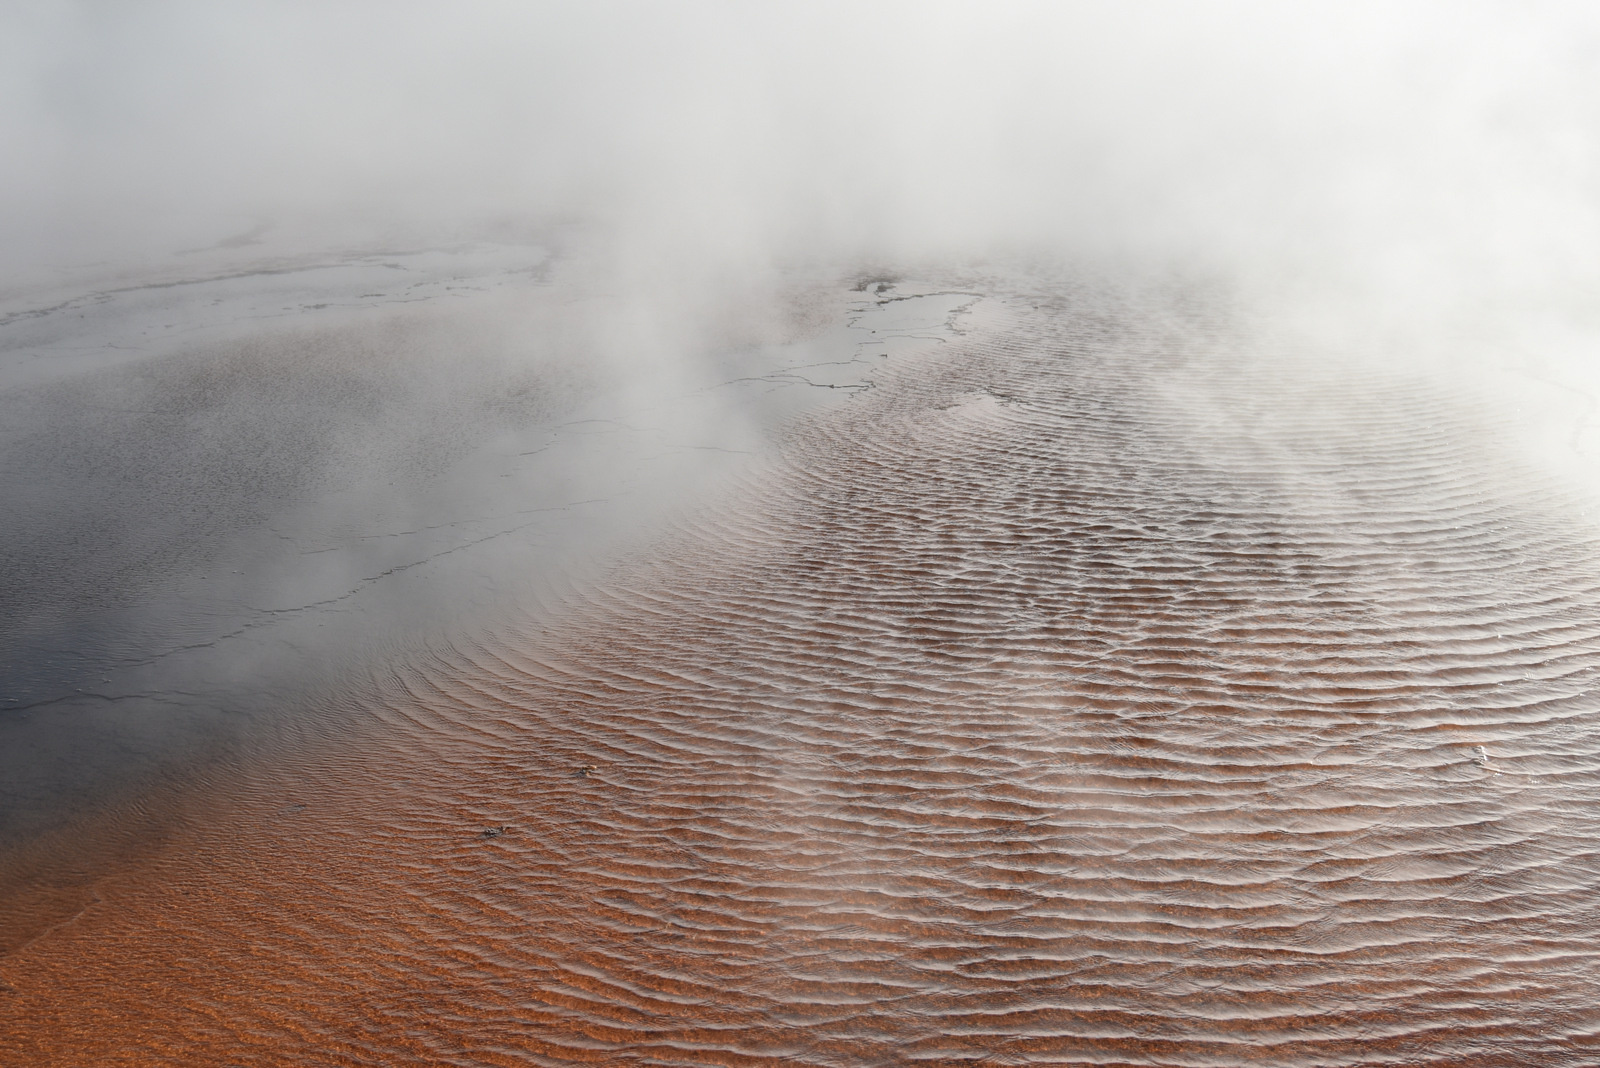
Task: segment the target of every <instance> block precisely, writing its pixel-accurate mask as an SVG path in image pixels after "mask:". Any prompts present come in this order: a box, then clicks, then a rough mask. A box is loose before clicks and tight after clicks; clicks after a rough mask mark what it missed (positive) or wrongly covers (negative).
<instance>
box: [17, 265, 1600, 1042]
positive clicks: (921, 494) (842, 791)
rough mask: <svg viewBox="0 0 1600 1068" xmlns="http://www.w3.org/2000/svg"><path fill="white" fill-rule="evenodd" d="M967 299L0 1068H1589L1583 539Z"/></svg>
mask: <svg viewBox="0 0 1600 1068" xmlns="http://www.w3.org/2000/svg"><path fill="white" fill-rule="evenodd" d="M1014 296H1016V297H1017V298H1018V299H1016V300H1014V301H1013V302H1012V303H1011V305H1010V311H1009V312H1008V313H1007V315H1006V316H1005V317H1004V320H1005V321H1004V322H1002V323H999V324H998V325H995V326H994V327H993V328H992V329H991V330H989V331H987V332H985V333H983V334H982V335H981V336H980V335H979V334H974V335H972V336H970V337H968V338H967V339H965V341H964V342H962V343H961V344H959V345H955V346H951V347H950V350H949V351H947V352H945V353H943V354H941V355H940V356H939V357H938V358H937V359H936V360H935V361H934V362H932V363H931V364H926V365H923V366H921V367H920V368H919V369H918V370H917V372H916V373H915V374H914V375H911V374H908V375H906V376H904V378H903V379H900V380H895V381H891V382H887V383H885V386H884V388H882V389H880V390H878V391H876V392H874V393H872V394H869V395H867V396H866V397H864V398H862V399H861V400H860V401H858V402H857V403H855V404H853V405H851V406H849V407H848V410H846V411H844V412H843V413H842V414H837V415H835V416H831V417H829V418H826V419H823V420H820V421H817V422H815V423H813V424H812V425H811V426H809V427H807V428H805V429H802V430H798V431H796V432H795V433H794V434H793V435H792V436H791V437H790V438H789V439H788V440H787V441H786V444H785V449H784V452H783V455H782V458H781V460H779V461H775V462H774V464H773V465H772V466H771V468H770V469H768V470H765V471H764V472H762V473H761V474H760V475H759V476H756V475H752V480H751V485H750V487H749V491H748V492H747V493H743V494H738V495H735V498H734V499H735V503H734V504H731V505H729V506H728V507H727V508H726V509H724V510H723V511H721V512H720V513H718V514H715V515H706V516H701V517H700V518H699V519H697V520H696V521H694V522H693V523H691V524H689V529H688V530H686V531H685V532H684V533H682V534H681V535H679V536H676V537H675V538H673V539H672V540H671V541H669V542H668V543H667V544H666V545H665V546H664V547H663V548H662V551H661V552H660V554H659V555H658V556H657V557H656V558H655V559H654V561H653V562H652V561H650V560H642V561H636V562H634V563H633V564H630V565H629V566H627V567H624V568H622V569H620V570H619V571H618V572H617V573H615V574H614V575H613V576H612V577H611V578H610V579H609V580H608V584H607V585H605V586H603V587H600V588H596V589H594V590H592V591H591V596H590V597H589V598H588V600H587V602H586V603H585V604H584V605H582V606H580V607H578V608H576V609H575V610H574V613H573V618H571V619H569V620H567V621H566V622H564V623H563V625H562V627H561V629H560V631H559V632H555V633H552V632H546V631H543V630H540V629H539V628H537V627H534V626H532V625H530V626H529V627H526V628H522V630H520V631H519V630H517V629H516V628H510V629H508V630H507V631H505V632H503V633H501V634H500V635H499V636H498V637H495V638H493V639H481V640H478V641H475V642H473V643H471V644H466V643H463V644H462V645H461V646H460V647H459V648H457V649H456V650H454V652H453V653H451V654H450V655H445V656H439V657H436V658H433V659H428V660H424V661H418V662H413V663H410V664H408V665H406V666H405V667H404V668H403V669H397V670H396V671H395V672H394V673H393V674H392V675H391V676H389V677H387V678H385V679H384V680H382V682H381V683H380V684H379V685H376V686H374V687H373V688H372V693H373V696H372V698H371V704H372V706H373V720H372V724H371V726H370V728H369V729H366V730H364V731H363V732H361V733H359V734H357V735H352V736H351V737H350V738H349V739H347V742H346V744H344V745H342V746H341V747H339V748H338V749H337V751H332V750H330V751H324V752H322V753H320V754H309V755H305V756H303V757H302V758H300V759H297V760H296V761H294V762H291V763H288V764H285V765H284V766H280V767H277V768H275V769H267V770H260V771H257V772H254V773H252V777H250V778H248V779H246V780H241V781H239V782H237V783H235V784H234V785H233V786H232V787H230V788H229V789H228V790H226V791H219V793H221V794H223V795H225V796H222V797H219V799H218V801H217V802H216V808H215V813H214V817H213V818H212V819H209V820H207V821H205V822H203V823H199V824H196V825H195V826H193V827H192V828H191V829H190V830H188V831H186V832H184V834H183V835H181V836H179V838H177V839H176V840H175V841H173V842H172V843H169V844H168V846H167V847H166V848H165V849H164V851H163V852H162V853H161V854H160V855H159V856H157V857H155V858H152V859H149V860H147V861H145V862H142V863H140V864H138V865H133V866H130V867H129V868H127V869H126V870H123V871H120V872H118V873H116V874H114V875H112V876H109V877H107V878H105V879H103V880H102V881H101V882H99V883H98V884H97V885H96V893H97V895H98V902H97V903H96V904H93V905H91V906H90V907H89V908H88V909H86V910H85V911H83V912H82V913H80V914H79V915H78V916H77V917H76V918H75V919H73V920H72V921H71V922H68V923H66V924H64V925H62V926H59V927H57V928H55V929H53V930H51V931H50V932H48V933H47V934H45V935H43V936H41V937H39V938H37V939H35V940H34V941H33V942H31V943H30V944H29V945H28V946H27V947H25V948H24V949H22V950H21V951H19V952H17V953H15V954H13V955H11V956H10V957H8V958H6V959H5V960H4V961H3V963H0V979H3V981H4V983H5V989H4V991H3V992H0V994H3V996H0V1054H3V1056H0V1060H3V1062H4V1063H6V1064H18V1065H21V1064H29V1065H69V1064H102V1065H118V1064H150V1063H174V1064H186V1065H188V1064H230V1065H250V1064H295V1065H303V1064H360V1065H368V1064H370V1065H405V1064H430V1065H431V1064H460V1065H502V1064H503V1065H525V1064H566V1063H573V1062H589V1063H599V1064H609V1063H639V1064H739V1065H744V1064H761V1063H772V1064H818V1065H901V1064H908V1063H919V1062H921V1063H930V1064H943V1063H956V1062H961V1061H969V1060H970V1061H979V1060H985V1059H987V1060H988V1061H989V1062H991V1063H1005V1064H1024V1063H1038V1064H1082V1063H1095V1064H1163V1065H1165V1064H1172V1065H1232V1064H1242V1063H1258V1064H1273V1065H1280V1064H1281V1065H1333V1064H1398V1065H1416V1064H1460V1065H1469V1064H1470V1065H1501V1064H1503V1065H1513V1064H1514V1065H1580V1064H1592V1063H1595V1062H1596V1060H1597V1059H1600V1044H1597V1043H1596V1035H1597V1033H1600V1011H1597V1009H1596V1006H1597V1005H1600V951H1597V949H1596V947H1597V946H1600V922H1597V921H1600V893H1597V890H1600V855H1597V852H1596V843H1597V842H1600V805H1597V801H1600V729H1597V728H1600V721H1597V717H1596V714H1595V710H1594V698H1593V696H1592V695H1593V693H1594V690H1595V685H1596V680H1597V672H1600V562H1597V561H1596V560H1595V558H1594V553H1593V548H1592V545H1591V543H1590V542H1589V541H1588V540H1587V533H1586V532H1585V531H1583V530H1581V529H1579V528H1576V527H1573V526H1570V525H1568V524H1566V523H1564V522H1563V521H1561V520H1560V519H1559V518H1556V517H1553V516H1551V515H1549V514H1547V513H1546V512H1544V511H1541V508H1542V505H1541V503H1540V501H1541V494H1543V493H1545V492H1547V488H1545V487H1540V486H1537V485H1532V484H1530V483H1528V482H1526V481H1523V482H1520V483H1512V482H1508V481H1507V480H1506V478H1505V472H1504V471H1502V470H1499V469H1497V468H1495V466H1494V465H1493V464H1492V463H1491V462H1490V456H1491V453H1490V452H1489V451H1488V449H1487V447H1486V446H1484V445H1483V440H1484V428H1483V426H1482V425H1481V423H1480V421H1479V420H1478V417H1477V416H1475V415H1474V414H1473V413H1472V410H1471V409H1470V407H1468V406H1466V405H1464V404H1463V403H1462V402H1461V401H1459V400H1458V399H1455V398H1452V397H1450V396H1446V395H1442V394H1439V393H1438V392H1436V391H1432V390H1430V389H1429V388H1425V387H1423V386H1421V385H1418V384H1416V383H1408V382H1406V381H1403V380H1400V379H1398V378H1385V379H1383V380H1373V379H1363V380H1360V381H1357V380H1355V379H1353V378H1351V377H1350V376H1348V375H1346V376H1337V377H1333V376H1330V377H1328V378H1327V379H1326V380H1323V381H1318V380H1316V377H1315V376H1314V375H1312V374H1311V372H1310V371H1309V370H1307V371H1305V372H1304V373H1300V372H1297V373H1296V374H1295V375H1286V374H1282V373H1272V368H1270V367H1266V366H1257V365H1256V364H1254V363H1252V362H1251V361H1249V360H1246V359H1244V358H1242V357H1241V358H1237V359H1234V358H1228V357H1226V356H1225V355H1223V354H1222V353H1221V352H1220V351H1219V349H1218V347H1216V346H1207V345H1200V344H1199V343H1197V342H1194V341H1193V340H1186V336H1187V335H1186V334H1185V332H1184V331H1183V330H1182V329H1178V330H1175V331H1174V332H1171V333H1156V332H1153V331H1151V330H1149V329H1147V328H1145V327H1144V326H1142V325H1141V324H1143V323H1145V322H1147V321H1148V320H1147V319H1146V318H1145V317H1143V316H1142V315H1141V314H1136V313H1135V312H1133V311H1129V312H1127V313H1125V314H1120V315H1116V314H1106V313H1104V312H1103V310H1102V307H1101V305H1098V304H1095V303H1094V302H1088V303H1081V302H1074V301H1073V300H1071V299H1068V298H1067V297H1063V296H1059V295H1054V294H1051V293H1043V292H1041V293H1030V294H1014ZM1024 298H1025V299H1024ZM1091 312H1095V313H1096V314H1090V313H1091ZM1478 745H1483V746H1485V747H1486V749H1487V750H1488V751H1489V753H1490V758H1491V767H1489V768H1485V767H1483V766H1481V765H1480V763H1479V762H1477V761H1476V760H1475V759H1474V758H1475V757H1476V755H1477V754H1476V753H1475V750H1474V748H1473V747H1475V746H1478Z"/></svg>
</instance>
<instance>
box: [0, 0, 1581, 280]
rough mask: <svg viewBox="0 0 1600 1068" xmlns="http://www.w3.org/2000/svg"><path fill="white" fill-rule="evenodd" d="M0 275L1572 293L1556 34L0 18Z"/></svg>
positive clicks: (1502, 26)
mask: <svg viewBox="0 0 1600 1068" xmlns="http://www.w3.org/2000/svg"><path fill="white" fill-rule="evenodd" d="M5 20H6V33H5V35H4V42H3V45H0V47H3V48H4V49H5V52H4V64H3V66H4V74H3V77H4V79H5V93H4V96H3V106H4V109H5V110H4V116H3V121H4V134H5V142H6V144H7V146H8V148H7V164H6V167H5V171H4V183H5V184H4V198H5V200H4V211H5V215H4V224H5V249H6V253H7V267H8V273H9V274H10V275H11V276H12V277H13V278H16V279H18V280H21V281H32V280H33V279H34V278H35V277H36V276H37V275H38V274H39V273H41V272H44V271H48V270H52V269H60V268H71V267H77V266H79V265H83V264H88V263H97V262H102V261H110V262H115V263H121V262H142V261H143V262H147V261H148V260H149V259H151V258H154V257H158V256H161V255H164V254H166V253H168V252H169V251H170V250H171V249H173V248H182V247H187V246H188V245H190V244H193V243H197V242H207V241H210V240H217V239H220V238H223V237H227V236H229V235H231V234H233V233H235V232H240V231H247V230H249V229H250V228H251V227H252V226H254V225H257V224H259V223H270V224H271V225H272V226H273V227H275V228H282V229H283V230H285V231H288V232H292V233H293V234H294V235H295V237H296V239H298V240H302V241H305V242H307V243H312V242H317V241H322V242H326V243H328V244H334V243H337V242H340V241H352V240H365V239H372V238H385V239H390V240H401V239H412V240H415V239H418V238H421V237H424V236H426V237H439V236H447V235H463V234H474V235H475V234H479V233H482V232H485V231H486V230H489V229H492V228H494V227H497V226H516V225H524V226H526V225H535V226H536V225H545V224H549V223H553V222H574V221H581V222H583V223H588V224H593V225H595V226H597V227H600V228H601V229H602V230H603V231H604V232H605V233H606V234H608V235H609V236H610V238H611V239H612V240H613V241H614V242H615V244H616V246H617V247H618V249H619V250H621V251H622V254H623V255H625V256H627V257H630V258H632V259H634V260H636V261H638V262H641V263H645V264H648V265H649V269H651V270H653V271H658V272H660V273H661V274H664V275H673V276H677V275H679V273H680V272H681V271H682V270H683V269H684V267H685V266H688V267H689V268H690V269H691V270H696V269H701V268H704V269H709V270H734V271H750V270H757V269H760V268H762V267H765V266H766V265H768V264H771V263H774V262H777V263H788V262H791V261H795V260H806V259H824V260H829V261H832V260H838V259H841V258H850V257H869V258H870V257H917V256H925V255H934V254H938V255H952V254H954V255H986V254H994V253H997V252H1004V251H1015V250H1028V251H1035V250H1047V251H1049V252H1051V253H1055V254H1065V255H1073V256H1083V257H1110V258H1113V259H1120V260H1134V261H1139V262H1161V263H1167V262H1177V263H1182V264H1192V265H1195V266H1198V267H1200V268H1201V269H1221V270H1225V271H1239V272H1244V273H1247V274H1251V275H1254V276H1259V277H1265V278H1269V279H1272V280H1274V281H1277V282H1283V281H1286V280H1287V281H1291V282H1299V283H1301V284H1304V285H1307V286H1314V285H1318V284H1321V285H1335V284H1345V285H1353V286H1355V287H1357V288H1358V289H1359V290H1361V291H1363V292H1365V293H1369V294H1370V293H1378V294H1383V295H1385V296H1387V297H1389V298H1390V299H1393V300H1394V301H1395V302H1396V303H1397V304H1402V305H1410V304H1413V303H1415V302H1418V301H1421V302H1423V303H1425V304H1427V305H1429V306H1434V305H1437V304H1438V303H1439V302H1440V301H1449V300H1452V299H1454V298H1456V297H1458V296H1460V295H1462V294H1463V293H1465V292H1467V291H1470V292H1471V293H1472V294H1473V299H1474V300H1476V299H1478V298H1479V297H1481V296H1489V297H1492V298H1496V299H1504V300H1511V301H1517V302H1521V303H1524V304H1526V303H1529V302H1531V303H1535V304H1548V303H1550V302H1560V301H1563V300H1569V299H1575V295H1576V294H1578V293H1581V292H1583V291H1585V290H1586V289H1587V288H1589V287H1590V286H1591V283H1592V282H1593V281H1594V272H1595V269H1596V267H1595V255H1596V254H1595V252H1594V250H1595V249H1596V248H1597V247H1600V244H1597V241H1596V236H1597V234H1596V217H1595V192H1594V190H1595V183H1596V158H1595V153H1596V148H1595V137H1594V129H1595V124H1596V122H1597V121H1600V113H1597V107H1600V101H1597V93H1600V89H1597V85H1600V80H1597V79H1596V77H1595V74H1596V62H1597V49H1600V33H1597V26H1596V19H1595V17H1594V15H1593V13H1592V9H1590V8H1588V6H1587V5H1576V4H1575V5H1565V6H1562V5H1550V4H1515V5H1513V4H1484V3H1449V4H1442V3H1441V4H1359V3H1358V4H1328V5H1314V4H1239V3H1215V4H1157V3H1152V4H1071V3H1050V4H1015V3H1014V4H994V5H977V4H971V5H968V4H937V3H929V4H909V3H908V4H897V3H874V4H828V3H811V4H793V5H772V4H735V3H722V4H719V3H674V4H616V3H594V4H540V3H527V4H523V3H516V4H512V3H506V4H492V3H464V4H451V5H448V6H447V7H446V6H441V5H423V4H378V3H373V4H357V3H339V4H315V5H313V4H276V5H260V4H201V3H194V4H182V3H151V4H136V5H128V4H96V3H77V4H72V3H39V4H28V3H20V4H15V5H10V6H9V7H8V11H7V14H6V16H5Z"/></svg>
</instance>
